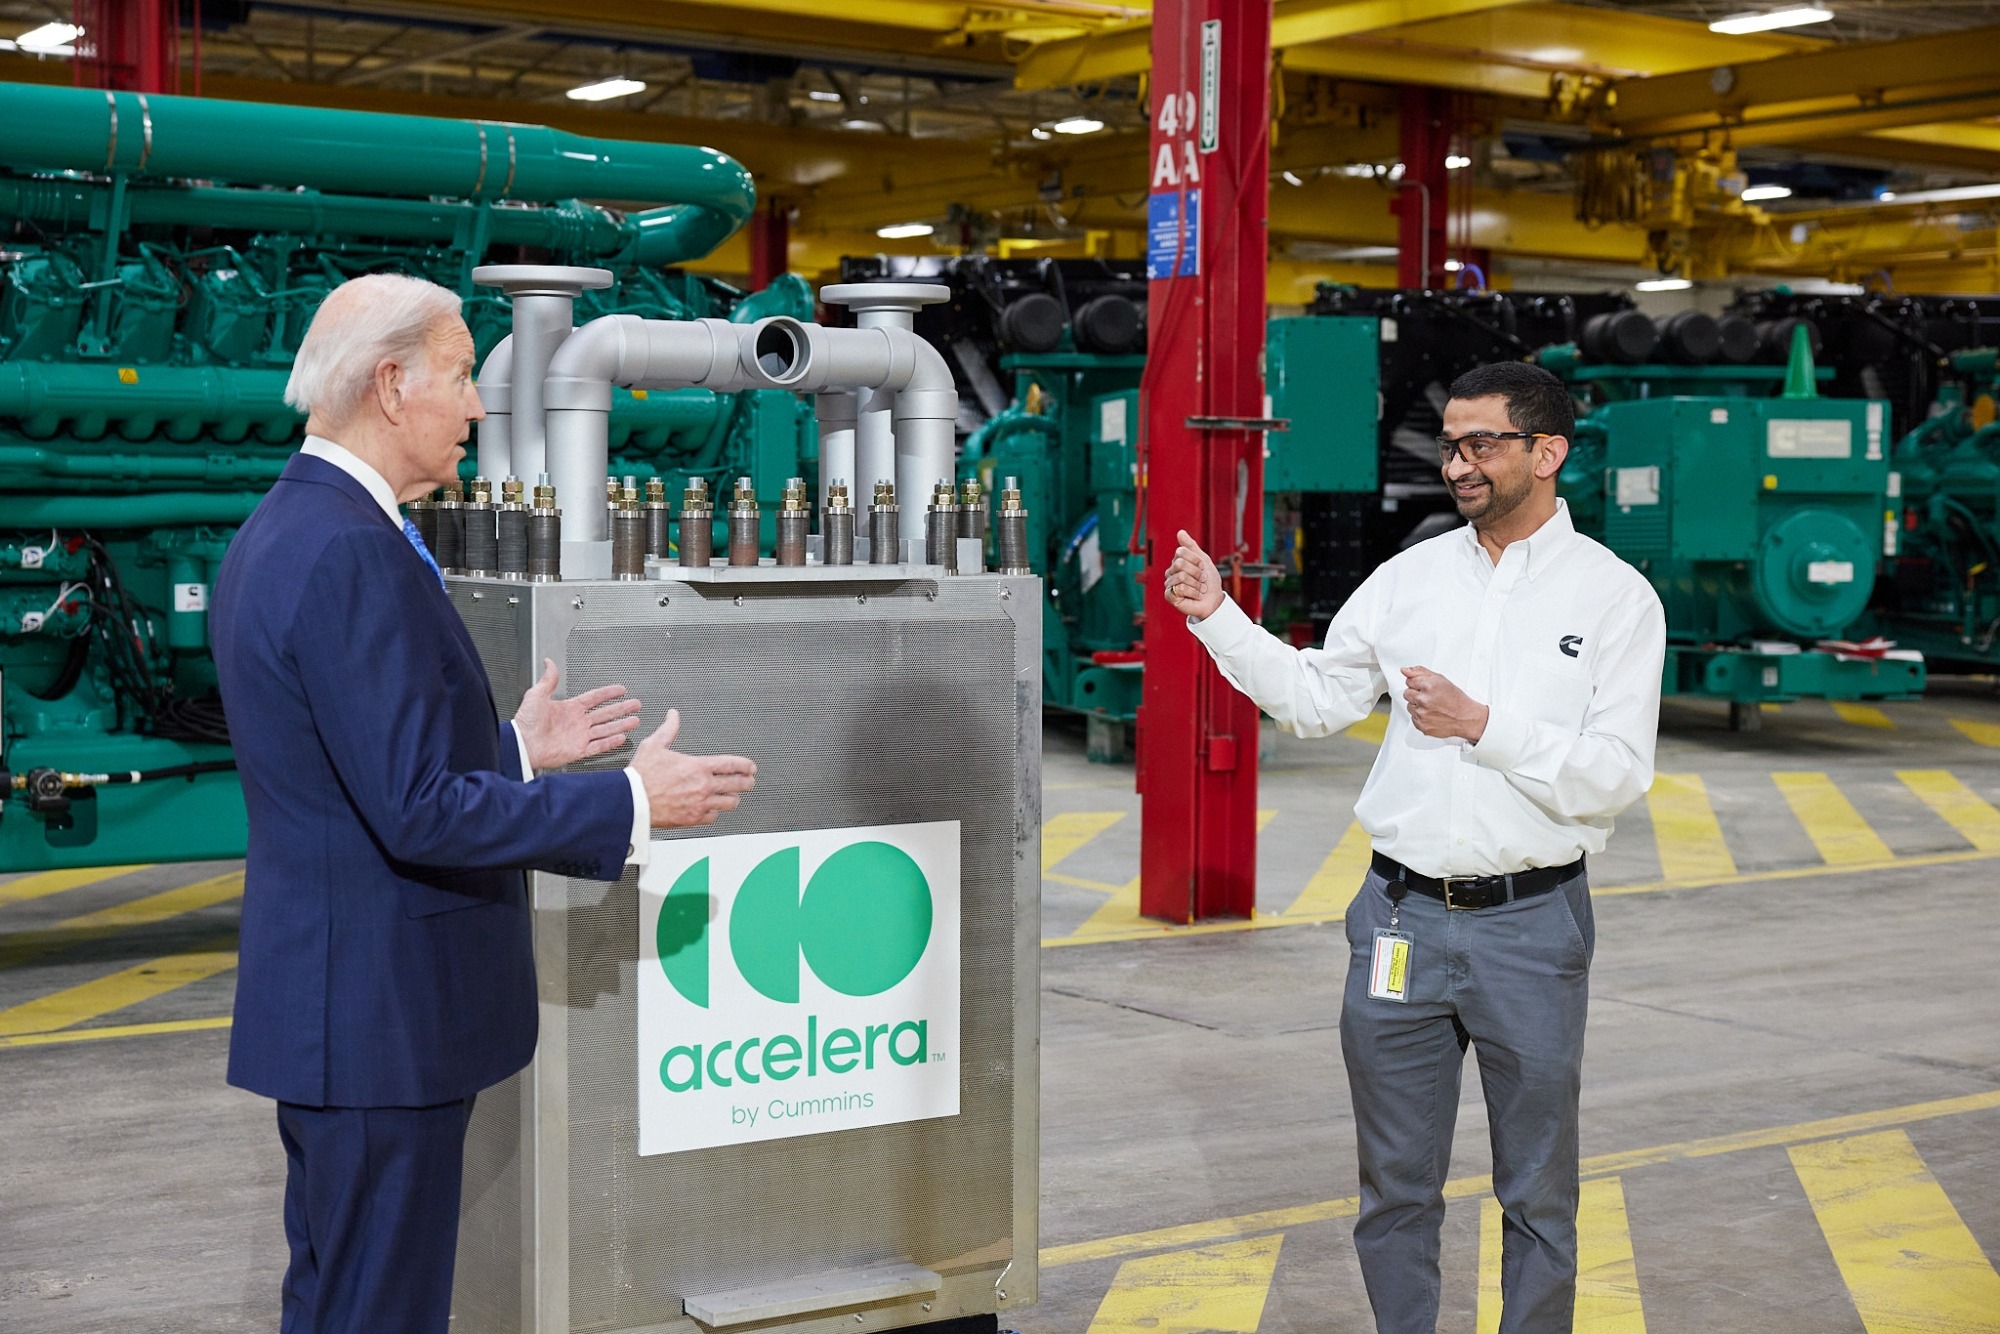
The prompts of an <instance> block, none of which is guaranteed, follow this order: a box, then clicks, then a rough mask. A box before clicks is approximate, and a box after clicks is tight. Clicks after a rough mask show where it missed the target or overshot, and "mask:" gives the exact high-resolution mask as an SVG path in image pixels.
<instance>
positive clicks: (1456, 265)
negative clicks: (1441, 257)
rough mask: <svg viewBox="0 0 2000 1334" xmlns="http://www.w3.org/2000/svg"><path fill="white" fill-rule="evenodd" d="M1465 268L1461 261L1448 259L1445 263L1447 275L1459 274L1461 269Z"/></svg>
mask: <svg viewBox="0 0 2000 1334" xmlns="http://www.w3.org/2000/svg"><path fill="white" fill-rule="evenodd" d="M1464 267H1465V264H1464V263H1463V262H1462V261H1460V260H1456V259H1448V260H1446V261H1445V262H1444V271H1445V272H1446V273H1457V272H1458V271H1459V270H1460V269H1462V268H1464Z"/></svg>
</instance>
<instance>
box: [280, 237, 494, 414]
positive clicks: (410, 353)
mask: <svg viewBox="0 0 2000 1334" xmlns="http://www.w3.org/2000/svg"><path fill="white" fill-rule="evenodd" d="M459 308H460V303H459V298H458V293H456V292H454V291H452V290H451V289H450V288H448V287H440V286H438V285H437V284H436V283H433V282H426V281H425V280H423V279H422V278H411V277H408V276H406V275H404V274H400V273H369V274H364V275H362V276H361V277H359V278H350V279H349V280H348V281H346V282H344V283H342V284H341V285H340V286H338V287H336V288H334V289H333V291H332V292H330V293H328V294H327V298H326V300H324V301H322V302H320V306H319V309H318V310H317V311H316V312H314V314H313V320H312V326H311V327H310V328H308V329H307V330H306V336H305V337H304V338H303V339H301V340H300V341H299V352H298V356H296V357H295V358H293V360H292V378H291V379H290V380H289V381H287V382H286V384H285V402H287V403H289V404H290V405H291V406H293V407H295V408H297V409H298V410H299V411H300V412H303V413H306V414H308V415H311V414H313V413H320V414H323V415H324V416H325V417H326V418H327V419H329V420H330V421H335V422H341V421H345V420H347V418H348V417H349V415H350V414H352V413H353V411H354V410H355V409H356V408H357V407H359V406H360V405H361V403H362V401H363V400H364V399H365V398H366V397H367V396H368V394H369V393H370V392H372V389H373V386H374V382H375V368H376V367H377V366H379V365H381V364H382V362H384V361H396V362H400V363H401V364H402V365H403V366H404V367H405V368H406V373H407V374H408V375H409V376H410V377H412V378H421V377H422V376H423V375H424V373H425V370H426V369H427V367H426V361H427V359H426V358H425V356H424V355H423V353H424V350H425V343H426V342H427V341H428V340H429V339H430V337H431V331H432V330H433V329H435V328H436V327H437V326H438V325H439V324H440V323H441V322H443V321H445V320H447V319H456V318H458V316H459Z"/></svg>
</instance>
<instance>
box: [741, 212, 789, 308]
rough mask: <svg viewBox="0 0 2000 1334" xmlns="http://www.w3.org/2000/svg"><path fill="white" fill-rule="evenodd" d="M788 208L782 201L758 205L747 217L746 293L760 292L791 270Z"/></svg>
mask: <svg viewBox="0 0 2000 1334" xmlns="http://www.w3.org/2000/svg"><path fill="white" fill-rule="evenodd" d="M791 247H792V226H791V206H790V205H789V204H787V203H786V202H785V201H784V200H782V199H767V200H764V201H762V202H761V203H759V205H758V207H757V211H756V212H755V213H752V214H751V215H750V290H751V291H753V292H761V291H763V290H764V289H765V288H767V287H769V286H770V285H771V284H772V283H773V282H775V281H776V280H777V279H778V278H779V277H781V276H782V275H783V274H784V273H785V272H786V271H787V270H789V269H790V268H791V267H792V255H791Z"/></svg>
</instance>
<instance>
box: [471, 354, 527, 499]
mask: <svg viewBox="0 0 2000 1334" xmlns="http://www.w3.org/2000/svg"><path fill="white" fill-rule="evenodd" d="M513 377H514V335H513V334H508V335H507V336H506V337H505V338H503V339H501V340H500V341H499V342H498V343H497V344H495V345H494V348H493V350H492V351H491V352H488V353H487V354H486V364H485V365H483V366H481V367H480V368H479V406H481V407H482V408H485V409H486V420H485V421H483V422H481V423H479V427H478V431H479V470H480V472H482V473H483V474H485V475H486V476H488V477H497V478H499V479H500V480H501V481H502V482H505V481H506V480H507V479H508V478H509V477H516V476H518V475H519V474H517V473H516V472H515V471H514V430H513V426H514V378H513Z"/></svg>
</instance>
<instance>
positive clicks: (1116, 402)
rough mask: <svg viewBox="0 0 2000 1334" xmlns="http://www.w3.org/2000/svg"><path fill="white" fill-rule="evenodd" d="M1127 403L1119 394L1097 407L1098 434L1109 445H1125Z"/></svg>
mask: <svg viewBox="0 0 2000 1334" xmlns="http://www.w3.org/2000/svg"><path fill="white" fill-rule="evenodd" d="M1125 403H1126V399H1125V396H1124V395H1123V394H1118V395H1116V396H1114V397H1111V398H1107V399H1105V400H1104V401H1103V402H1102V403H1100V404H1098V405H1097V434H1098V437H1099V438H1100V439H1102V440H1103V441H1104V442H1105V443H1106V444H1108V445H1122V444H1124V443H1125Z"/></svg>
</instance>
